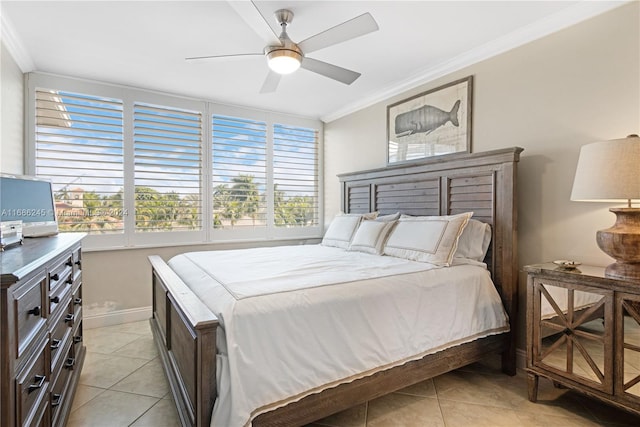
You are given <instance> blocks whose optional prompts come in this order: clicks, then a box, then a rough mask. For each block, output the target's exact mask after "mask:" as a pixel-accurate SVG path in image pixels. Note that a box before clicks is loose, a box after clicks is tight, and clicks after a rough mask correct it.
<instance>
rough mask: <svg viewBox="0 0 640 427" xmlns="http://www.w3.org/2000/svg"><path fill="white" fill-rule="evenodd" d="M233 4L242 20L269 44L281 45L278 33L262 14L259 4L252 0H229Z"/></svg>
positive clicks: (230, 4)
mask: <svg viewBox="0 0 640 427" xmlns="http://www.w3.org/2000/svg"><path fill="white" fill-rule="evenodd" d="M228 3H229V6H231V7H232V8H233V9H234V10H235V11H236V12H237V13H238V15H240V17H241V18H242V20H243V21H244V22H246V23H247V25H248V26H249V28H251V29H252V30H253V31H255V33H256V34H257V35H258V36H260V38H261V39H262V40H264V41H265V42H267V44H268V45H269V46H280V45H282V42H281V41H280V39H279V38H278V35H277V34H276V33H275V31H273V28H271V25H269V22H268V21H267V20H266V19H265V18H264V16H262V13H260V10H259V9H258V6H256V5H255V3H254V2H253V1H252V0H244V1H238V0H235V1H234V0H230V1H228Z"/></svg>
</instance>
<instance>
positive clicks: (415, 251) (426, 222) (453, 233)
mask: <svg viewBox="0 0 640 427" xmlns="http://www.w3.org/2000/svg"><path fill="white" fill-rule="evenodd" d="M471 215H473V212H466V213H463V214H459V215H445V216H414V217H408V216H402V217H400V220H399V221H398V223H397V224H396V226H395V228H394V229H393V232H392V233H391V235H390V236H389V239H388V240H387V243H386V244H385V247H384V254H386V255H391V256H395V257H398V258H406V259H409V260H412V261H420V262H428V263H431V264H435V265H441V266H449V265H450V264H451V260H452V259H453V255H454V254H455V252H456V249H457V247H458V239H459V238H460V235H461V234H462V231H463V230H464V227H465V226H466V225H467V223H468V222H469V218H471Z"/></svg>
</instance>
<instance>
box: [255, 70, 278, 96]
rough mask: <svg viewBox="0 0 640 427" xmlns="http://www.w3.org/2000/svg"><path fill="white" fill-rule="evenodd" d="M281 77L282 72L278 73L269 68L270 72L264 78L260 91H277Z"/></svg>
mask: <svg viewBox="0 0 640 427" xmlns="http://www.w3.org/2000/svg"><path fill="white" fill-rule="evenodd" d="M281 77H282V74H278V73H275V72H273V71H271V70H269V74H267V78H266V79H265V80H264V83H263V84H262V88H261V89H260V93H271V92H275V91H276V89H277V88H278V84H279V83H280V78H281Z"/></svg>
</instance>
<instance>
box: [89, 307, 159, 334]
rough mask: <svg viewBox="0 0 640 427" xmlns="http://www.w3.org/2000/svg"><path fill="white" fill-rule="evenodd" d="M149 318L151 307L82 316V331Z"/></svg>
mask: <svg viewBox="0 0 640 427" xmlns="http://www.w3.org/2000/svg"><path fill="white" fill-rule="evenodd" d="M149 318H151V306H149V307H138V308H130V309H127V310H117V311H111V312H109V313H101V314H94V315H90V314H89V315H84V316H83V318H82V326H83V328H84V329H95V328H102V327H104V326H113V325H120V324H122V323H130V322H138V321H141V320H148V319H149Z"/></svg>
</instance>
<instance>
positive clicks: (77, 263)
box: [71, 248, 82, 280]
mask: <svg viewBox="0 0 640 427" xmlns="http://www.w3.org/2000/svg"><path fill="white" fill-rule="evenodd" d="M71 262H72V263H73V277H74V280H76V277H77V276H78V274H79V273H80V272H81V271H82V249H81V248H77V249H75V250H74V251H73V254H72V255H71Z"/></svg>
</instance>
